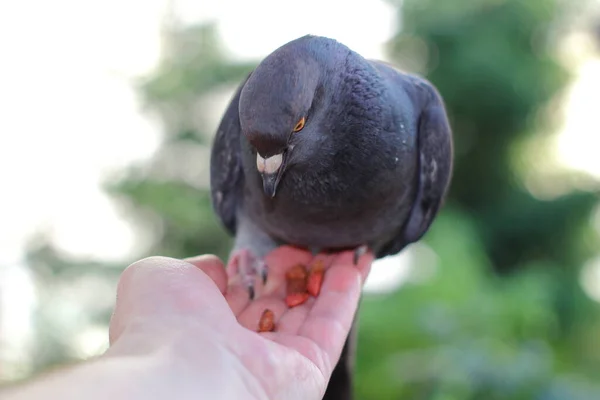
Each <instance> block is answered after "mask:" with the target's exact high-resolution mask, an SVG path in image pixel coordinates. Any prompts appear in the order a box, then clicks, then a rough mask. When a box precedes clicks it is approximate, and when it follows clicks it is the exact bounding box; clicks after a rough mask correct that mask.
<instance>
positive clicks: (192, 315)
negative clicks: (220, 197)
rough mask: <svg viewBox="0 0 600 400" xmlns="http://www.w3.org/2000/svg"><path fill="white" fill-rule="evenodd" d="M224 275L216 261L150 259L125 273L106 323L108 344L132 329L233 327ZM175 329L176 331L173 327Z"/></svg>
mask: <svg viewBox="0 0 600 400" xmlns="http://www.w3.org/2000/svg"><path fill="white" fill-rule="evenodd" d="M224 282H226V275H225V270H224V268H223V264H222V263H221V261H220V260H219V259H218V258H217V257H215V256H202V257H197V258H195V259H193V260H190V262H186V261H182V260H177V259H174V258H168V257H150V258H145V259H143V260H140V261H137V262H135V263H133V264H131V265H130V266H129V267H127V268H126V269H125V271H123V273H122V275H121V277H120V280H119V284H118V287H117V301H116V306H115V311H114V313H113V315H112V318H111V321H110V329H109V338H110V343H111V345H112V344H113V343H114V341H116V340H117V339H118V338H119V337H120V336H121V334H122V333H123V332H124V331H125V329H126V328H127V327H129V326H130V325H132V324H134V323H135V324H139V323H142V324H144V323H148V324H149V325H154V326H160V327H161V328H170V327H173V326H172V325H177V324H190V323H199V322H200V323H206V322H207V321H210V323H211V325H214V324H229V323H232V322H235V316H234V315H233V313H232V312H231V310H230V308H229V306H228V305H227V302H226V301H225V298H224V297H223V294H222V289H224V288H223V286H224ZM174 328H176V327H174Z"/></svg>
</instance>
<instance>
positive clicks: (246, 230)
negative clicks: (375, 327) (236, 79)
mask: <svg viewBox="0 0 600 400" xmlns="http://www.w3.org/2000/svg"><path fill="white" fill-rule="evenodd" d="M452 163H453V144H452V132H451V128H450V124H449V121H448V117H447V113H446V110H445V105H444V103H443V100H442V98H441V96H440V94H439V92H438V91H437V89H436V88H435V87H434V86H433V85H432V84H431V83H430V82H428V81H427V80H426V79H424V78H422V77H419V76H417V75H415V74H409V73H406V72H403V71H401V70H399V69H397V68H395V67H394V66H393V65H391V64H388V63H386V62H382V61H377V60H370V59H366V58H363V57H362V56H361V55H359V54H358V53H356V52H354V51H353V50H351V49H349V48H348V47H347V46H345V45H344V44H342V43H340V42H338V41H336V40H334V39H330V38H326V37H322V36H314V35H306V36H303V37H300V38H298V39H295V40H293V41H290V42H288V43H286V44H284V45H283V46H281V47H279V48H278V49H276V50H275V51H273V52H272V53H271V54H270V55H268V56H267V57H266V58H265V59H264V60H263V61H262V62H260V64H258V66H257V67H256V68H255V69H254V70H253V71H252V72H251V73H250V74H249V75H248V76H247V77H246V78H245V79H244V80H243V82H242V83H241V84H240V85H239V87H238V88H237V90H236V92H235V94H234V95H233V98H232V100H231V102H230V103H229V105H228V107H227V108H226V110H225V113H224V115H223V117H222V120H221V122H220V124H219V126H218V128H217V132H216V135H215V138H214V142H213V145H212V150H211V160H210V184H211V199H212V205H213V208H214V210H215V213H216V214H217V215H218V217H219V219H220V221H221V222H222V224H223V225H224V227H225V228H226V230H227V231H228V232H229V233H230V234H231V235H233V236H234V238H235V239H234V244H233V248H232V251H231V254H230V258H229V262H228V266H230V265H232V264H233V263H235V264H236V265H238V271H237V273H238V274H239V275H240V277H241V278H242V281H243V282H244V284H246V286H247V287H248V292H249V296H250V297H251V298H252V297H254V293H255V292H254V285H255V284H256V283H258V282H259V281H257V279H262V280H263V281H265V280H266V279H268V266H267V265H265V263H264V261H263V259H264V257H265V256H266V255H267V254H268V253H269V252H271V251H272V250H274V249H275V248H277V247H279V246H282V245H292V246H296V247H301V248H305V249H308V250H311V251H312V252H313V253H315V254H316V253H318V252H321V251H326V252H336V251H342V250H349V249H350V250H354V252H355V262H356V260H357V259H358V257H360V256H361V255H362V254H363V253H364V252H365V251H367V250H369V251H371V252H372V253H373V254H374V255H375V257H376V258H382V257H385V256H388V255H394V254H397V253H398V252H400V251H401V250H402V249H404V248H405V247H406V246H407V245H409V244H411V243H414V242H416V241H418V240H420V239H421V237H422V236H423V235H424V234H425V233H426V232H427V231H428V229H429V227H430V226H431V223H432V222H433V220H434V218H435V216H436V215H437V214H438V211H439V209H440V207H441V205H442V203H443V201H444V199H445V196H446V193H447V191H448V187H449V184H450V180H451V171H452ZM355 322H356V321H355ZM355 325H356V323H354V325H353V328H352V329H351V332H350V334H349V336H348V339H347V341H346V343H345V345H344V349H343V351H342V354H341V358H340V361H339V362H338V365H337V366H336V367H335V369H334V372H333V375H332V378H331V380H330V382H329V385H328V388H327V391H326V393H325V397H324V399H327V400H348V399H351V398H352V388H351V386H352V359H353V355H352V353H353V349H354V339H355V337H356V335H355V331H356V329H355Z"/></svg>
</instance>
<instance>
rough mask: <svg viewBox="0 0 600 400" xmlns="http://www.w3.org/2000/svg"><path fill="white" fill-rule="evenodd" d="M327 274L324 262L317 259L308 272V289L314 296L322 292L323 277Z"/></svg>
mask: <svg viewBox="0 0 600 400" xmlns="http://www.w3.org/2000/svg"><path fill="white" fill-rule="evenodd" d="M324 276H325V267H324V266H323V262H322V261H320V260H317V261H316V262H315V264H314V265H313V266H312V268H311V269H310V272H309V273H308V279H307V282H306V290H307V291H308V293H310V294H311V295H312V296H314V297H317V296H318V295H319V293H320V292H321V286H322V285H323V278H324Z"/></svg>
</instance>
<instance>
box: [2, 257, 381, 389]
mask: <svg viewBox="0 0 600 400" xmlns="http://www.w3.org/2000/svg"><path fill="white" fill-rule="evenodd" d="M319 257H320V258H323V259H324V262H325V265H328V268H327V271H326V273H325V279H324V282H323V287H322V289H321V293H320V294H319V296H318V297H317V298H311V299H309V300H308V301H307V302H306V303H304V304H302V305H300V306H298V307H294V308H292V309H288V307H287V306H286V305H285V302H284V297H285V271H286V270H287V269H288V268H290V267H291V266H293V265H295V264H297V263H304V264H309V263H310V262H311V261H313V256H312V255H311V254H310V253H309V252H305V251H301V250H298V249H295V248H292V247H281V248H279V249H276V250H275V251H273V252H272V253H270V254H269V255H268V256H267V258H266V262H267V264H268V265H269V279H268V281H267V283H266V285H260V284H259V285H257V288H256V294H257V295H256V299H255V300H252V301H251V300H250V299H249V297H248V293H247V291H246V288H245V287H243V286H242V283H241V282H240V281H239V280H238V278H237V277H236V276H231V277H228V276H227V274H226V271H225V269H224V267H223V264H222V262H221V261H220V260H219V259H218V258H217V257H214V256H200V257H196V258H193V259H187V260H176V259H172V258H166V257H151V258H146V259H143V260H141V261H138V262H136V263H134V264H132V265H130V266H129V267H128V268H127V269H126V270H125V271H124V272H123V274H122V276H121V278H120V281H119V285H118V289H117V301H116V307H115V311H114V314H113V317H112V319H111V323H110V330H109V337H110V348H109V349H108V351H107V352H106V353H105V354H103V355H102V356H100V357H98V358H96V359H94V360H90V361H88V362H85V363H82V364H80V365H77V366H75V367H72V368H69V369H65V370H61V371H58V372H55V373H52V374H49V375H47V376H44V377H41V378H39V379H38V380H36V381H34V382H30V383H27V384H25V385H23V386H20V387H16V388H11V389H8V390H7V391H5V392H3V393H1V394H2V396H1V398H2V399H5V400H37V399H47V398H57V399H58V398H60V399H83V398H85V399H89V400H95V399H103V400H104V399H111V400H120V399H128V400H137V399H140V400H141V399H146V400H147V399H152V400H154V399H156V400H159V399H173V398H175V399H198V398H207V399H236V400H237V399H278V400H279V399H290V400H295V399H303V400H304V399H321V398H322V397H323V394H324V393H325V389H326V386H327V382H328V381H329V379H330V377H331V373H332V370H333V367H334V366H335V365H336V363H337V361H338V359H339V357H340V353H341V350H342V346H343V344H344V341H345V339H346V337H347V335H348V332H349V330H350V327H351V323H352V319H353V317H354V314H355V312H356V309H357V307H358V302H359V298H360V291H361V288H362V283H363V282H364V280H365V279H366V276H367V274H368V272H369V269H370V265H371V263H372V261H373V256H372V254H370V253H369V254H367V255H365V256H363V257H361V259H360V260H359V263H358V265H357V266H354V265H353V260H352V257H353V252H351V251H349V252H344V253H339V254H336V255H329V256H322V255H321V256H319ZM265 308H268V309H270V310H272V311H273V312H274V314H275V321H276V330H275V331H274V332H264V333H257V332H256V329H257V326H258V320H259V318H260V315H261V314H262V312H263V311H264V309H265Z"/></svg>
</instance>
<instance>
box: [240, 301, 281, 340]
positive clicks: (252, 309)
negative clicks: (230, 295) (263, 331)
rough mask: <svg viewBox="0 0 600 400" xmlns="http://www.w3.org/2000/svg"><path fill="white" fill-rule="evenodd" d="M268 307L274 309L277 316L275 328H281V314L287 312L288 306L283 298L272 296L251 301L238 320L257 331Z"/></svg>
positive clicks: (244, 325)
mask: <svg viewBox="0 0 600 400" xmlns="http://www.w3.org/2000/svg"><path fill="white" fill-rule="evenodd" d="M266 309H269V310H271V311H273V314H274V316H275V318H274V322H275V326H276V328H275V329H276V330H279V320H280V318H281V316H282V315H284V314H285V313H286V312H287V306H286V305H285V303H284V302H283V300H281V299H279V298H274V297H272V296H269V297H261V298H258V299H256V300H254V301H253V302H252V303H250V304H249V305H248V307H246V309H245V310H244V312H242V313H241V314H240V315H239V316H238V322H239V323H240V325H242V326H243V327H245V328H247V329H250V330H251V331H255V332H256V330H257V329H258V322H259V321H260V318H261V317H262V315H263V312H264V311H265V310H266Z"/></svg>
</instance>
